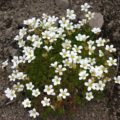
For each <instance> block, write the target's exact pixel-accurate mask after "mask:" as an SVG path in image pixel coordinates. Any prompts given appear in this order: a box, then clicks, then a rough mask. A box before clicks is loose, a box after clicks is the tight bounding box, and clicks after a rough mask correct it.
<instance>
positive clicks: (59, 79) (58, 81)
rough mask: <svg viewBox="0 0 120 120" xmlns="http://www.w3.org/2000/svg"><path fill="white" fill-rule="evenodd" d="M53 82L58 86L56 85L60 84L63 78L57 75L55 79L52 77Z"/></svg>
mask: <svg viewBox="0 0 120 120" xmlns="http://www.w3.org/2000/svg"><path fill="white" fill-rule="evenodd" d="M52 82H53V84H54V85H55V86H56V85H59V84H60V82H61V78H60V77H58V76H55V77H54V78H53V79H52Z"/></svg>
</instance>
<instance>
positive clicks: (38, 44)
mask: <svg viewBox="0 0 120 120" xmlns="http://www.w3.org/2000/svg"><path fill="white" fill-rule="evenodd" d="M32 45H33V47H34V48H40V46H41V45H42V41H41V38H39V39H38V40H36V41H34V42H33V44H32Z"/></svg>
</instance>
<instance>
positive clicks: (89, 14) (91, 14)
mask: <svg viewBox="0 0 120 120" xmlns="http://www.w3.org/2000/svg"><path fill="white" fill-rule="evenodd" d="M94 16H95V13H92V12H90V11H88V12H87V13H86V15H85V17H86V18H87V19H88V20H91V19H92V18H94Z"/></svg>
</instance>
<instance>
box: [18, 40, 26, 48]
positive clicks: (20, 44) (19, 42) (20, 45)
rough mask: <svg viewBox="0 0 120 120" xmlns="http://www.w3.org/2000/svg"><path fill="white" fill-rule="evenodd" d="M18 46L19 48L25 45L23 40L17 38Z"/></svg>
mask: <svg viewBox="0 0 120 120" xmlns="http://www.w3.org/2000/svg"><path fill="white" fill-rule="evenodd" d="M18 46H19V48H22V47H24V46H25V41H24V40H23V39H21V40H19V41H18Z"/></svg>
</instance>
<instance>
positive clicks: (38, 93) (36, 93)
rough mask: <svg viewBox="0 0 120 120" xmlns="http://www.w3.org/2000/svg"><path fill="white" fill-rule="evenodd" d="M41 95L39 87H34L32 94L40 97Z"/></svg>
mask: <svg viewBox="0 0 120 120" xmlns="http://www.w3.org/2000/svg"><path fill="white" fill-rule="evenodd" d="M39 95H40V91H39V89H33V90H32V96H34V97H38V96H39Z"/></svg>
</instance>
